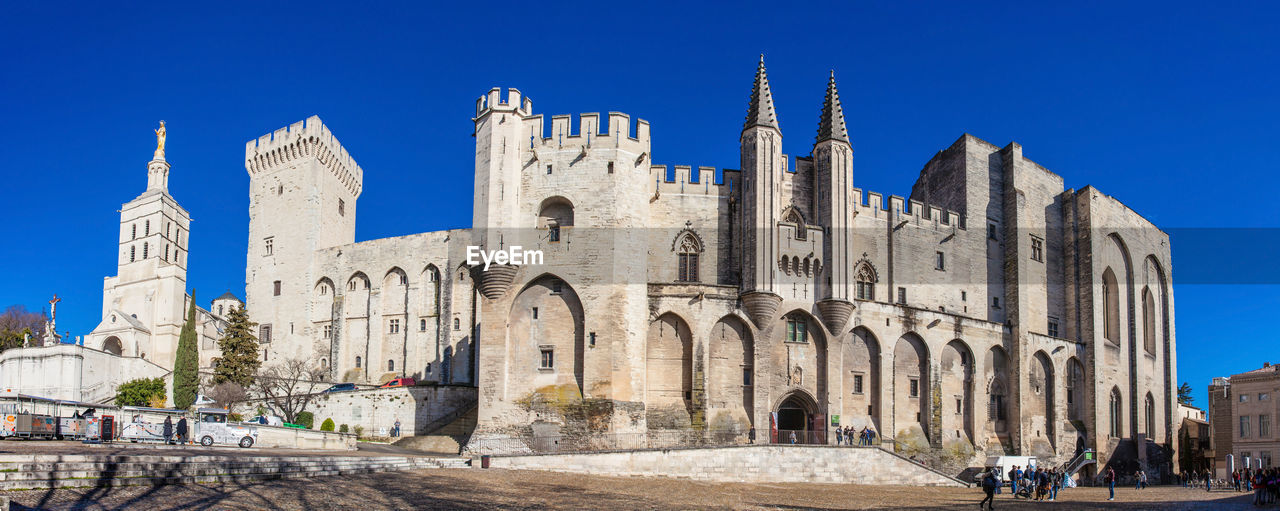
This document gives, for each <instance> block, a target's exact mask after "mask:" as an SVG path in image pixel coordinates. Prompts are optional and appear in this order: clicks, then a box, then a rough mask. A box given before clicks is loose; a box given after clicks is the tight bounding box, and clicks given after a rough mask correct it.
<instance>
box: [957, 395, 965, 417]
mask: <svg viewBox="0 0 1280 511" xmlns="http://www.w3.org/2000/svg"><path fill="white" fill-rule="evenodd" d="M962 413H964V408H962V407H961V402H960V398H956V415H960V414H962Z"/></svg>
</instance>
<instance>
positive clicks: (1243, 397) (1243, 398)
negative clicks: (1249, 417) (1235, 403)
mask: <svg viewBox="0 0 1280 511" xmlns="http://www.w3.org/2000/svg"><path fill="white" fill-rule="evenodd" d="M1240 402H1241V403H1248V402H1249V395H1248V394H1240Z"/></svg>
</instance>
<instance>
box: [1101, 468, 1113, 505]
mask: <svg viewBox="0 0 1280 511" xmlns="http://www.w3.org/2000/svg"><path fill="white" fill-rule="evenodd" d="M1102 482H1104V483H1107V491H1108V492H1110V497H1108V498H1107V500H1116V470H1115V469H1114V468H1111V467H1107V476H1106V478H1104V479H1103V480H1102Z"/></svg>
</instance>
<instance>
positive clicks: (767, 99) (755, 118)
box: [742, 53, 782, 131]
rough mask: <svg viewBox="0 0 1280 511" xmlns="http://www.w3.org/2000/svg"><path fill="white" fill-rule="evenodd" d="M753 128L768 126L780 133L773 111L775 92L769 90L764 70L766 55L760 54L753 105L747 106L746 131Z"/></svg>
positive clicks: (767, 77) (752, 97) (752, 91)
mask: <svg viewBox="0 0 1280 511" xmlns="http://www.w3.org/2000/svg"><path fill="white" fill-rule="evenodd" d="M752 126H767V127H770V128H773V129H776V130H778V131H782V129H781V128H779V127H778V114H777V113H776V112H775V111H774V109H773V90H772V89H770V88H769V76H768V75H767V74H766V73H765V69H764V54H763V53H762V54H760V66H759V67H757V68H756V83H755V86H754V87H752V88H751V104H750V105H748V106H747V120H746V122H744V123H743V124H742V129H743V130H744V131H745V130H747V129H748V128H750V127H752Z"/></svg>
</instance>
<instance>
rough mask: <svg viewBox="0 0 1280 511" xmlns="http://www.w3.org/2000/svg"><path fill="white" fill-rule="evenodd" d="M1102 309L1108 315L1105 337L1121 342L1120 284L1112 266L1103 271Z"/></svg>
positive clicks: (1104, 324)
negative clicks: (1117, 282)
mask: <svg viewBox="0 0 1280 511" xmlns="http://www.w3.org/2000/svg"><path fill="white" fill-rule="evenodd" d="M1102 311H1103V314H1105V315H1106V319H1105V320H1104V321H1103V327H1102V336H1103V338H1105V339H1106V340H1108V341H1110V342H1111V343H1112V344H1120V286H1119V285H1117V284H1116V274H1115V272H1112V271H1111V268H1110V267H1108V268H1107V269H1106V271H1104V272H1102Z"/></svg>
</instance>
